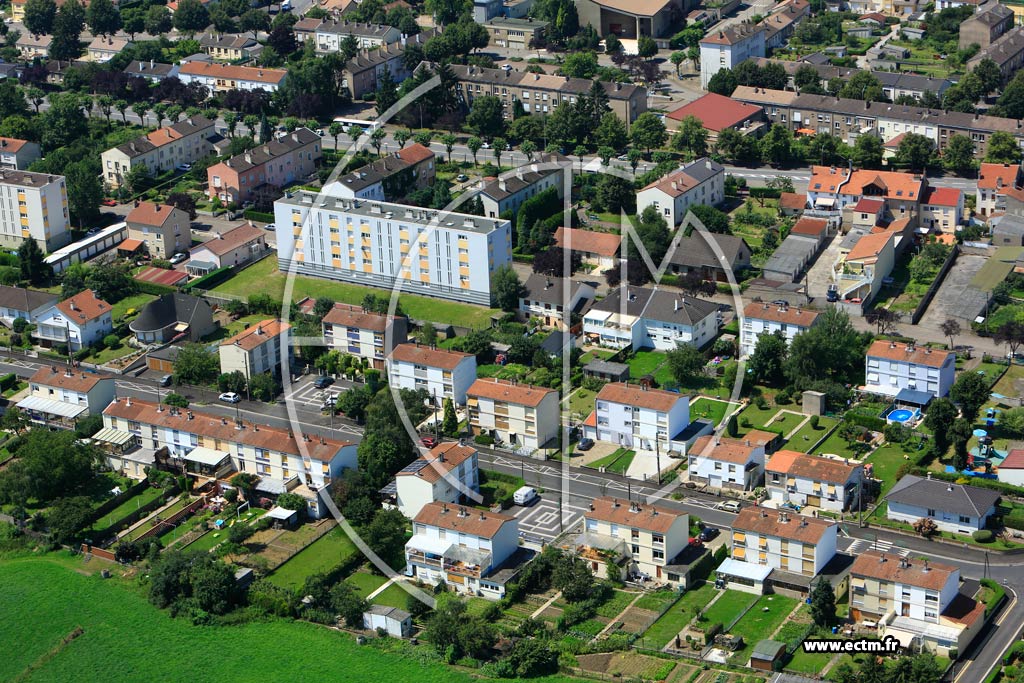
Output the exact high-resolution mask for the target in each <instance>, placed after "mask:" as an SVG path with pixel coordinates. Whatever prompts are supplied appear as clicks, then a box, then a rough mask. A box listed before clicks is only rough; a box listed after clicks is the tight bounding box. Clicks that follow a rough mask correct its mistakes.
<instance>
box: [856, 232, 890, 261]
mask: <svg viewBox="0 0 1024 683" xmlns="http://www.w3.org/2000/svg"><path fill="white" fill-rule="evenodd" d="M890 239H892V233H891V232H889V231H885V232H879V233H873V234H870V235H864V236H863V237H861V238H860V239H859V240H857V243H856V244H855V245H853V248H852V249H850V252H849V253H848V254H847V255H846V260H847V261H860V260H861V259H867V258H872V257H875V256H878V255H879V254H880V253H881V252H882V249H884V248H885V245H886V244H888V242H889V240H890Z"/></svg>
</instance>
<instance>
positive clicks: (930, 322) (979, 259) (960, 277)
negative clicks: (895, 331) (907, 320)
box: [918, 254, 988, 329]
mask: <svg viewBox="0 0 1024 683" xmlns="http://www.w3.org/2000/svg"><path fill="white" fill-rule="evenodd" d="M987 260H988V259H986V258H985V257H984V256H978V255H975V254H960V255H959V256H958V257H957V259H956V263H955V264H954V265H953V267H952V268H950V269H949V273H947V274H946V277H945V279H944V280H943V281H942V284H941V285H940V286H939V291H937V292H936V293H935V297H934V298H933V299H932V302H931V304H930V305H929V306H928V310H926V311H925V313H924V315H923V316H922V317H921V320H920V321H919V322H918V325H919V326H920V327H929V328H935V329H938V328H939V326H940V325H942V323H943V322H945V320H946V319H947V318H955V319H957V320H960V322H961V324H963V323H965V322H970V321H971V320H973V319H974V316H975V315H976V313H975V311H976V309H977V303H973V304H972V303H971V300H972V299H973V298H974V297H972V296H971V292H969V291H968V285H969V284H970V283H971V280H973V279H974V276H975V274H977V272H978V271H979V270H981V267H982V266H984V265H985V261H987Z"/></svg>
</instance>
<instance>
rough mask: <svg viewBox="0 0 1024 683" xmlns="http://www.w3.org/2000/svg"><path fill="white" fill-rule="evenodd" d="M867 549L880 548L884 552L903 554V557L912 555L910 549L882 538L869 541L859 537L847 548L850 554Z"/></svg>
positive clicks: (855, 554) (859, 552)
mask: <svg viewBox="0 0 1024 683" xmlns="http://www.w3.org/2000/svg"><path fill="white" fill-rule="evenodd" d="M866 550H879V551H881V552H883V553H894V554H896V555H902V556H903V557H907V556H908V555H910V551H909V550H907V549H906V548H897V547H896V546H894V545H893V543H892V541H886V540H882V539H879V540H876V541H869V540H867V539H864V538H858V539H857V540H855V541H854V542H853V543H851V544H850V547H849V548H847V549H846V552H847V553H848V554H850V555H854V556H857V555H860V554H861V553H863V552H864V551H866Z"/></svg>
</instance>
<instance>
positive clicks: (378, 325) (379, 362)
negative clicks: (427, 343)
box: [322, 304, 408, 370]
mask: <svg viewBox="0 0 1024 683" xmlns="http://www.w3.org/2000/svg"><path fill="white" fill-rule="evenodd" d="M322 326H323V334H324V341H325V342H326V345H327V346H328V347H329V348H331V349H332V350H335V351H338V352H340V353H345V354H348V355H350V356H355V357H356V358H364V359H366V360H368V361H370V362H371V363H372V365H373V367H374V368H376V369H377V370H383V369H384V362H385V361H384V359H385V358H386V357H387V356H388V354H390V353H391V352H392V351H394V349H395V348H396V347H397V346H398V345H400V344H405V342H406V339H407V336H406V335H407V332H406V330H407V329H408V320H407V319H406V318H405V317H403V316H388V315H384V314H382V313H373V312H371V311H366V310H364V309H363V308H361V307H359V306H350V305H348V304H334V308H332V309H331V310H330V311H328V313H327V315H325V316H324V319H323V323H322Z"/></svg>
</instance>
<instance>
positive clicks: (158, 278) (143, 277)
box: [135, 266, 188, 287]
mask: <svg viewBox="0 0 1024 683" xmlns="http://www.w3.org/2000/svg"><path fill="white" fill-rule="evenodd" d="M135 279H136V280H138V281H140V282H153V283H155V284H158V285H163V286H165V287H174V286H175V285H177V284H178V283H179V282H181V281H182V280H187V279H188V274H187V273H183V272H181V271H180V270H168V269H167V268H156V267H154V266H149V267H148V268H146V269H144V270H141V271H139V273H138V274H137V275H136V276H135Z"/></svg>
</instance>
